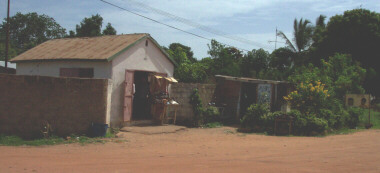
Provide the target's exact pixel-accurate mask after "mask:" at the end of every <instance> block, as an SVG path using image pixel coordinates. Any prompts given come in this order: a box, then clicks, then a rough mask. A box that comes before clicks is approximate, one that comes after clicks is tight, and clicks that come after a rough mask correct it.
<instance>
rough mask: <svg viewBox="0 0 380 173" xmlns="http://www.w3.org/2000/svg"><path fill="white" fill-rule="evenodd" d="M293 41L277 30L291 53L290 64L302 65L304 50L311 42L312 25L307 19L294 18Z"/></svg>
mask: <svg viewBox="0 0 380 173" xmlns="http://www.w3.org/2000/svg"><path fill="white" fill-rule="evenodd" d="M293 28H294V31H293V40H292V41H293V42H292V41H290V39H289V38H288V37H287V36H286V35H285V34H284V32H282V31H279V32H278V33H277V35H278V36H280V37H282V38H283V39H284V40H285V44H286V45H287V49H288V50H290V53H291V54H293V55H291V62H292V63H291V64H292V65H291V66H293V65H302V64H303V63H304V61H305V60H306V58H305V56H304V55H305V50H307V49H308V48H309V47H310V45H311V43H312V36H313V30H314V27H313V26H312V25H311V22H310V21H309V20H303V19H302V18H301V19H300V20H299V21H298V20H297V19H294V25H293Z"/></svg>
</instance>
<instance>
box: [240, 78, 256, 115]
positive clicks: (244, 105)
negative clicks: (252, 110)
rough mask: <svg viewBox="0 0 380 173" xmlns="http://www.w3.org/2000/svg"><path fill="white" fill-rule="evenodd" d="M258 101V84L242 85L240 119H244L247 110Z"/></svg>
mask: <svg viewBox="0 0 380 173" xmlns="http://www.w3.org/2000/svg"><path fill="white" fill-rule="evenodd" d="M256 101H257V84H253V83H242V86H241V95H240V118H242V117H243V116H244V115H245V113H246V112H247V109H248V107H249V106H251V105H252V104H254V103H256Z"/></svg>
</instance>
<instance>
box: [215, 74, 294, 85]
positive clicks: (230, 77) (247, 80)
mask: <svg viewBox="0 0 380 173" xmlns="http://www.w3.org/2000/svg"><path fill="white" fill-rule="evenodd" d="M215 77H216V78H223V79H226V80H232V81H239V82H248V83H258V84H287V83H289V82H287V81H275V80H263V79H254V78H247V77H233V76H224V75H215Z"/></svg>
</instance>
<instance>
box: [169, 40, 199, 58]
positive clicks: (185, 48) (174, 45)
mask: <svg viewBox="0 0 380 173" xmlns="http://www.w3.org/2000/svg"><path fill="white" fill-rule="evenodd" d="M178 48H181V50H182V51H183V52H184V53H185V54H186V57H187V59H188V60H189V61H190V62H192V63H194V62H197V59H196V58H194V53H193V51H192V50H191V47H188V46H185V45H183V44H181V43H172V44H170V45H169V49H170V50H171V51H175V50H177V49H178ZM176 62H177V63H178V61H176Z"/></svg>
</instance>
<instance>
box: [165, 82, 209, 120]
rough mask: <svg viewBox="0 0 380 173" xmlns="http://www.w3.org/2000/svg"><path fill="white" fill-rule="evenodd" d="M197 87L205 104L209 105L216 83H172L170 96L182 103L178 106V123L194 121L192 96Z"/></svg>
mask: <svg viewBox="0 0 380 173" xmlns="http://www.w3.org/2000/svg"><path fill="white" fill-rule="evenodd" d="M195 88H197V89H198V91H199V95H200V96H201V99H202V103H203V106H207V104H208V103H209V102H210V101H211V100H212V98H213V95H214V90H215V85H214V84H190V83H177V84H172V85H171V90H170V97H172V98H174V99H175V100H176V101H178V102H179V104H180V106H179V107H178V108H177V122H178V123H184V122H186V121H192V118H193V117H194V112H193V107H192V105H191V104H190V97H191V94H192V93H193V90H194V89H195ZM167 111H168V112H170V111H171V110H170V109H168V110H167Z"/></svg>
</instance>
